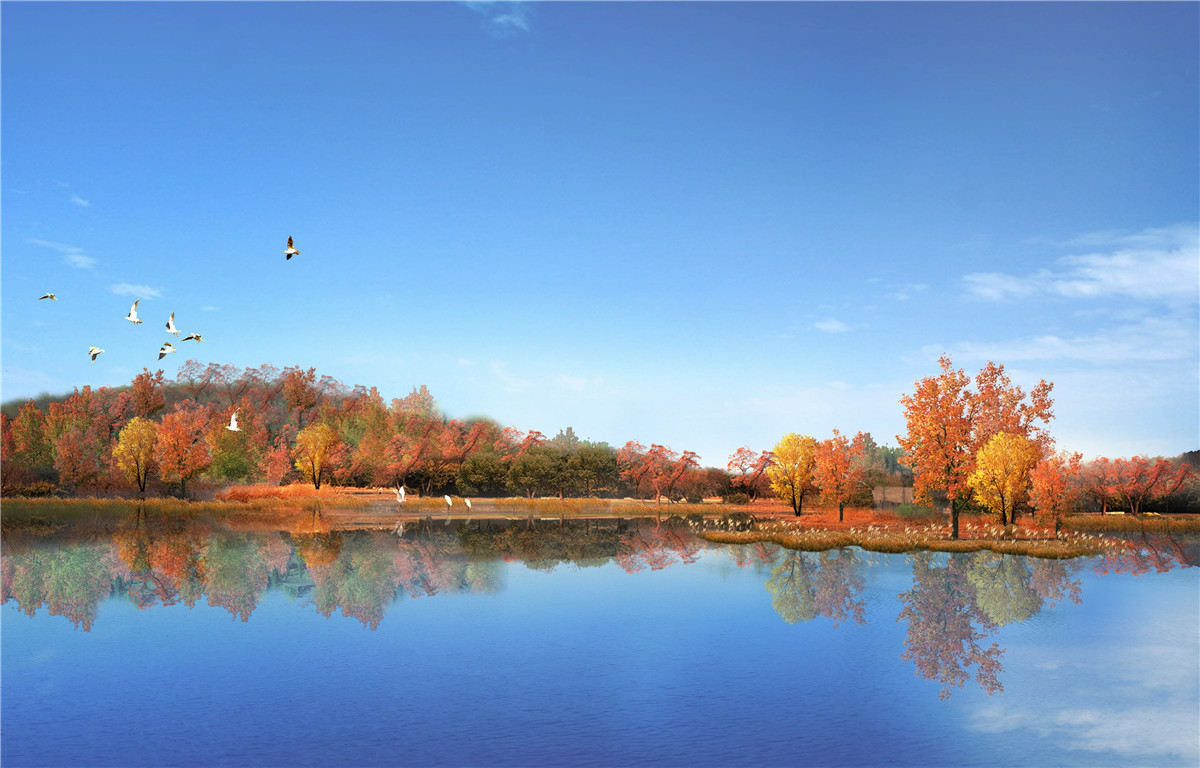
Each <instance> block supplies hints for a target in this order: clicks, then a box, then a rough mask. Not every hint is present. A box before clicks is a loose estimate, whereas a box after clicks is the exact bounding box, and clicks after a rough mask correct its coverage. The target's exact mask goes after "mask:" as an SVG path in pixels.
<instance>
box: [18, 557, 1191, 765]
mask: <svg viewBox="0 0 1200 768" xmlns="http://www.w3.org/2000/svg"><path fill="white" fill-rule="evenodd" d="M879 561H880V562H879V564H877V565H874V566H865V565H864V566H863V569H864V570H863V573H864V576H865V579H866V581H865V583H866V587H865V591H864V593H863V595H862V597H863V601H864V608H865V610H864V619H865V621H864V623H862V624H857V623H855V622H854V621H843V622H841V623H840V625H839V626H837V627H836V628H835V627H834V626H833V622H832V621H830V620H828V619H826V618H822V617H818V618H815V619H813V620H811V621H803V622H800V623H796V624H788V623H786V622H785V621H783V620H782V619H781V618H780V616H779V615H778V614H777V613H776V612H775V611H774V610H773V608H772V595H771V594H770V593H768V591H767V589H765V588H764V583H765V581H766V579H767V578H768V576H769V574H770V571H771V567H772V566H771V565H769V564H768V565H761V564H755V563H750V564H747V565H746V566H745V567H741V568H739V567H738V566H737V565H735V564H734V563H733V562H732V561H731V559H730V557H729V556H728V555H727V554H726V553H725V552H724V550H713V551H708V552H704V553H703V554H701V555H700V557H699V560H698V561H697V562H696V563H694V564H692V565H683V564H676V565H673V566H670V567H667V568H665V569H662V570H648V569H645V570H642V571H639V572H638V573H635V574H629V573H626V572H624V571H623V570H621V569H620V568H619V567H617V566H616V565H615V564H613V563H610V564H608V565H604V566H601V567H590V568H575V567H571V566H565V565H560V566H559V567H557V568H556V569H554V570H553V571H550V572H547V571H539V570H531V569H529V568H527V567H525V566H524V565H522V564H520V563H499V564H498V568H499V569H500V573H499V577H498V583H499V585H500V587H501V588H500V590H499V591H497V592H492V593H453V592H443V593H439V594H437V595H435V596H433V597H421V598H418V599H413V598H411V597H408V596H407V595H403V594H402V595H400V596H399V597H397V598H396V599H395V600H394V601H393V602H392V604H391V605H390V607H389V608H388V610H387V613H386V616H385V618H384V620H383V621H382V622H380V623H379V626H378V629H376V630H371V629H369V628H367V627H365V626H364V624H363V623H362V622H361V621H359V620H357V619H355V618H347V617H343V616H341V615H340V614H339V613H336V612H335V613H334V614H333V615H332V616H330V617H329V618H325V617H324V616H322V615H320V614H318V613H317V612H316V610H314V608H313V606H312V604H311V603H310V601H309V599H308V598H307V597H301V598H298V599H297V598H293V597H291V596H289V594H288V593H286V592H285V591H283V590H274V589H273V590H268V591H267V592H266V593H265V594H264V596H263V597H262V599H261V601H260V602H259V604H258V606H257V608H256V609H255V610H254V613H253V615H252V616H251V618H250V620H249V621H248V622H244V623H243V622H241V621H238V620H236V619H233V618H232V617H231V615H230V613H229V612H228V611H226V610H224V609H223V608H219V607H210V606H208V605H205V604H204V601H200V602H198V603H197V604H196V606H195V607H194V608H191V609H189V608H187V607H185V606H183V605H173V606H167V607H163V606H156V607H153V608H149V609H144V610H140V609H138V608H136V607H135V606H134V605H132V604H131V603H130V602H128V601H126V600H124V599H116V598H114V599H109V600H106V601H105V602H104V603H103V604H102V606H101V608H100V612H99V615H98V617H97V619H96V621H95V624H94V626H93V627H92V629H91V631H90V632H83V631H81V630H78V629H75V628H73V627H72V625H71V624H70V623H69V622H68V621H67V620H66V619H64V618H62V617H58V616H54V617H51V616H47V615H45V611H44V610H42V611H40V612H39V614H38V615H37V616H36V618H34V619H32V620H30V619H28V618H27V617H25V616H23V615H21V614H20V613H19V612H17V611H16V610H15V609H14V608H13V606H12V605H11V604H9V605H5V606H4V609H3V611H2V614H3V637H4V643H3V674H4V707H3V720H4V722H3V749H4V757H5V765H6V766H7V765H39V764H40V765H139V764H141V765H161V764H168V763H170V764H184V765H279V764H288V765H400V764H408V765H598V766H612V765H655V766H660V765H661V766H667V765H689V766H690V765H717V766H734V765H753V766H758V765H864V764H865V765H981V766H999V765H1081V766H1091V765H1112V766H1125V765H1195V764H1196V763H1197V748H1196V727H1195V723H1196V722H1197V714H1198V711H1197V707H1198V704H1197V701H1198V696H1197V680H1198V679H1200V675H1198V672H1197V668H1196V665H1197V658H1198V654H1197V638H1196V626H1197V621H1198V619H1197V617H1198V607H1197V570H1196V569H1194V568H1191V569H1184V570H1180V569H1176V570H1173V571H1170V572H1168V573H1165V574H1150V575H1146V576H1142V577H1139V578H1134V577H1130V576H1123V575H1109V576H1104V577H1099V576H1096V575H1095V574H1093V573H1091V572H1090V571H1088V570H1084V571H1081V573H1080V578H1082V579H1083V590H1082V592H1083V602H1082V604H1080V605H1073V604H1072V603H1071V602H1070V601H1062V602H1059V603H1057V604H1054V605H1048V606H1047V607H1045V608H1044V609H1043V610H1042V612H1041V613H1039V614H1037V615H1036V616H1033V617H1032V618H1030V619H1028V620H1026V621H1022V622H1017V623H1012V624H1007V625H1004V626H1001V627H999V628H998V629H997V630H996V631H995V632H994V633H993V634H992V635H991V636H990V637H989V638H988V640H987V642H988V643H990V642H992V641H993V640H994V641H996V642H998V643H999V644H1000V646H1002V647H1003V648H1004V649H1005V653H1004V657H1003V671H1002V672H1001V674H1000V678H1001V680H1002V682H1003V684H1004V691H1003V692H1002V693H998V694H996V695H995V696H992V697H989V696H988V695H987V694H986V693H985V692H984V691H982V690H981V689H980V688H979V687H978V686H976V685H975V684H974V683H973V681H968V682H967V684H966V685H965V686H963V687H961V688H958V689H956V690H955V691H954V693H953V696H952V697H950V698H949V699H948V700H947V701H945V702H943V701H939V699H938V691H939V688H940V686H939V684H938V683H937V682H935V681H932V680H925V679H923V678H921V677H919V676H917V675H916V674H915V672H914V668H913V666H912V665H910V664H905V663H902V662H901V661H900V658H899V657H900V654H901V653H902V651H903V648H904V642H905V636H906V624H905V622H903V621H897V614H898V612H899V608H900V606H899V603H898V601H897V598H896V596H897V595H898V594H900V593H901V592H904V591H906V590H908V589H910V588H911V587H912V585H913V578H912V573H911V569H910V566H909V565H908V564H907V563H906V562H905V560H904V558H902V557H900V556H895V555H893V556H891V557H890V558H888V559H887V560H886V561H885V560H884V559H883V558H879Z"/></svg>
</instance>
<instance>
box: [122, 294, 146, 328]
mask: <svg viewBox="0 0 1200 768" xmlns="http://www.w3.org/2000/svg"><path fill="white" fill-rule="evenodd" d="M138 301H141V299H138V300H137V301H135V302H133V306H132V307H130V308H129V314H128V315H126V316H125V319H126V320H128V321H129V322H131V323H133V324H134V325H141V323H142V319H141V318H140V317H138V316H137V305H138Z"/></svg>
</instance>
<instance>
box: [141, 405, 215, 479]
mask: <svg viewBox="0 0 1200 768" xmlns="http://www.w3.org/2000/svg"><path fill="white" fill-rule="evenodd" d="M211 420H212V415H211V413H210V411H209V409H208V408H206V407H204V406H201V405H197V404H196V403H193V402H191V401H189V400H185V401H181V402H179V403H176V404H175V408H174V410H172V411H171V412H170V413H168V414H167V415H166V416H164V417H163V420H162V422H160V423H159V425H158V440H157V442H156V443H155V447H154V459H155V461H156V462H157V464H158V468H159V472H160V473H161V475H162V477H163V479H165V480H168V481H172V482H178V483H179V495H180V496H183V497H185V498H186V496H187V483H188V481H189V480H191V479H192V478H193V477H195V476H196V475H198V474H199V473H200V472H203V471H204V470H205V469H206V468H207V467H208V465H209V461H210V460H211V455H210V453H209V447H208V440H207V439H206V435H207V433H208V427H209V422H210V421H211Z"/></svg>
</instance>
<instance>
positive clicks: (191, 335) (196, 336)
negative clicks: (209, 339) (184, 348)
mask: <svg viewBox="0 0 1200 768" xmlns="http://www.w3.org/2000/svg"><path fill="white" fill-rule="evenodd" d="M183 340H184V341H204V339H202V338H200V334H198V333H189V334H188V335H187V336H184V337H183Z"/></svg>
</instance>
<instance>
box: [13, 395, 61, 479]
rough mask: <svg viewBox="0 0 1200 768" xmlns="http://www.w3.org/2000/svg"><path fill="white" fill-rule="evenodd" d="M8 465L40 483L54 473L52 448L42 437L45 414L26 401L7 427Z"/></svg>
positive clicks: (51, 443)
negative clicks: (10, 453)
mask: <svg viewBox="0 0 1200 768" xmlns="http://www.w3.org/2000/svg"><path fill="white" fill-rule="evenodd" d="M9 439H10V443H11V446H12V455H11V456H5V458H6V459H7V460H9V461H10V462H11V463H12V464H15V465H17V466H18V467H20V468H21V469H22V470H24V471H26V472H28V473H29V474H30V475H31V476H32V477H34V478H39V479H44V478H46V477H49V476H50V475H51V474H52V473H53V471H54V444H53V442H52V440H51V438H50V437H49V436H48V435H47V434H46V414H45V413H44V412H43V411H41V410H39V409H38V407H37V406H36V405H34V404H33V401H32V400H29V401H27V402H26V403H25V404H24V405H23V406H21V410H20V411H19V412H18V413H17V416H16V418H14V419H13V420H12V422H11V424H10V425H9Z"/></svg>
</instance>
